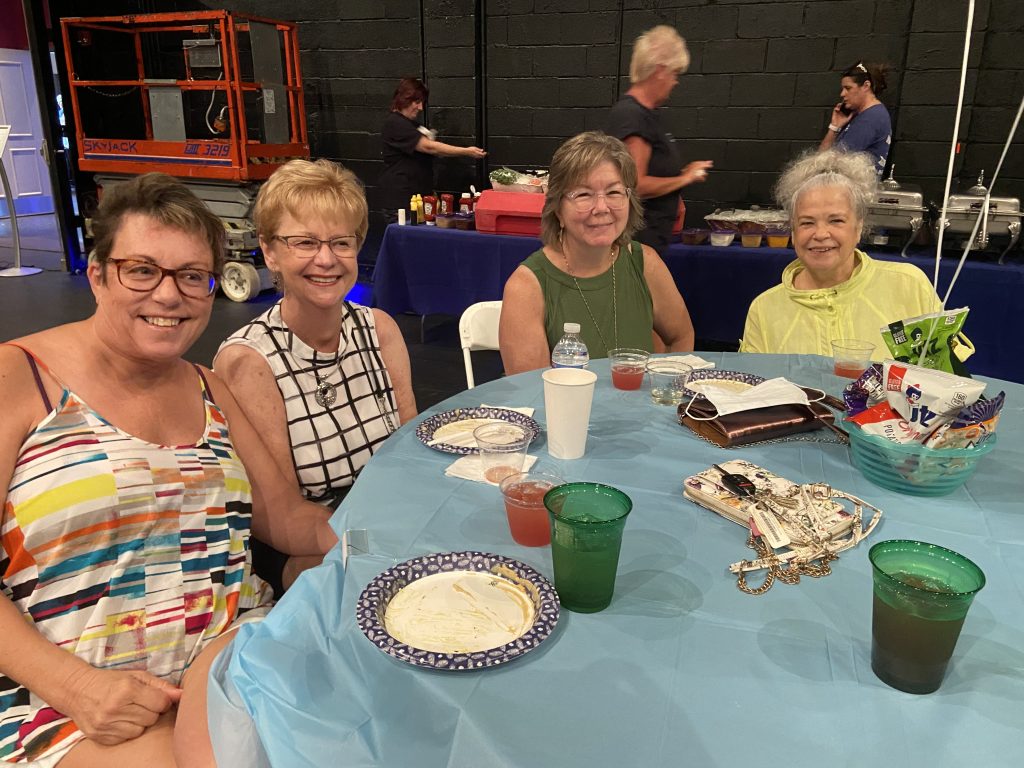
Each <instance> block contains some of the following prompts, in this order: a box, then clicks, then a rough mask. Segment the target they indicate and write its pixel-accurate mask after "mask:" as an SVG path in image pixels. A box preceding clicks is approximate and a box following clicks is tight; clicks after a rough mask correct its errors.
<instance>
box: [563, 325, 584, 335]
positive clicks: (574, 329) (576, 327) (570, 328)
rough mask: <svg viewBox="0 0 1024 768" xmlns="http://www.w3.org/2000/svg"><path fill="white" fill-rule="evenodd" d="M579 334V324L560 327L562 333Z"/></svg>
mask: <svg viewBox="0 0 1024 768" xmlns="http://www.w3.org/2000/svg"><path fill="white" fill-rule="evenodd" d="M579 332H580V324H579V323H565V324H564V325H563V326H562V333H579Z"/></svg>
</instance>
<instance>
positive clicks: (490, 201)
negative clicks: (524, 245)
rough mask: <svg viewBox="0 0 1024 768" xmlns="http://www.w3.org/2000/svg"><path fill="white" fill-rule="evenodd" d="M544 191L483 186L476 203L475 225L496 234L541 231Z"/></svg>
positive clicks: (479, 230)
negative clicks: (524, 190) (503, 189)
mask: <svg viewBox="0 0 1024 768" xmlns="http://www.w3.org/2000/svg"><path fill="white" fill-rule="evenodd" d="M543 208H544V195H542V194H540V193H537V192H503V191H501V190H497V189H485V190H484V191H483V192H482V193H481V194H480V199H479V201H478V202H477V204H476V211H475V213H476V229H477V231H478V232H490V233H491V234H495V235H532V236H533V237H537V236H538V235H540V212H541V211H542V210H543Z"/></svg>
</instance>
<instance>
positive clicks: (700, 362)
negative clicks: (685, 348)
mask: <svg viewBox="0 0 1024 768" xmlns="http://www.w3.org/2000/svg"><path fill="white" fill-rule="evenodd" d="M651 359H652V360H655V359H657V360H659V361H660V360H671V361H672V362H673V363H686V364H687V365H688V366H690V367H691V368H693V370H695V371H696V370H699V369H700V368H714V367H715V364H714V363H709V362H708V361H707V360H705V359H704V358H703V357H699V356H698V355H671V356H670V357H658V358H653V357H652V358H651Z"/></svg>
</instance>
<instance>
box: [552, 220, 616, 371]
mask: <svg viewBox="0 0 1024 768" xmlns="http://www.w3.org/2000/svg"><path fill="white" fill-rule="evenodd" d="M559 240H561V238H559ZM559 245H561V243H559ZM608 255H609V256H610V257H611V260H612V330H613V332H614V334H615V346H614V347H609V346H608V342H607V341H605V338H604V334H603V333H602V332H601V326H600V325H598V324H597V318H596V317H594V312H593V310H591V309H590V302H588V301H587V297H586V294H584V293H583V289H582V288H580V281H579V280H577V279H576V275H574V274H573V273H572V269H571V268H570V267H569V256H568V255H567V254H566V252H565V246H564V245H562V258H563V259H564V260H565V271H566V272H568V273H569V277H571V278H572V281H573V283H574V284H575V286H576V290H577V291H579V294H580V298H581V299H583V306H584V307H586V308H587V314H588V315H590V322H592V323H593V324H594V327H595V328H596V329H597V335H598V337H599V338H600V339H601V344H602V345H604V351H605V354H607V353H608V352H610V351H611V350H613V349H618V347H619V302H618V298H617V293H618V291H617V289H616V285H615V264H616V262H618V259H617V258H616V257H615V248H614V247H613V248H612V250H611V251H610V252H609V254H608Z"/></svg>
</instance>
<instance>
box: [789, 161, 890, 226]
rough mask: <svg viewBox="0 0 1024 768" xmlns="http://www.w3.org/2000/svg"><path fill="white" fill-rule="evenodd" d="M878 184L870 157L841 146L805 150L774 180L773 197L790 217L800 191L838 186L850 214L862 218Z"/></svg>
mask: <svg viewBox="0 0 1024 768" xmlns="http://www.w3.org/2000/svg"><path fill="white" fill-rule="evenodd" d="M877 185H878V176H877V175H876V174H875V167H874V164H873V163H872V162H871V157H870V156H869V155H867V154H866V153H864V152H847V151H845V150H841V149H826V150H822V151H818V150H815V149H812V150H808V151H807V152H805V153H804V154H802V155H801V156H800V157H798V158H797V159H796V160H794V161H793V162H792V163H790V164H789V165H788V166H786V169H785V170H784V171H783V172H782V175H781V176H780V177H779V180H778V182H776V184H775V190H774V193H775V200H776V201H777V202H778V204H779V205H780V206H782V208H784V209H785V211H786V214H787V215H788V216H789V218H790V221H792V220H793V215H794V213H795V211H796V206H797V203H798V202H799V200H800V196H801V195H803V193H804V192H807V191H808V190H810V189H814V188H817V187H840V188H841V189H843V190H845V191H846V193H847V195H848V196H849V198H850V205H851V206H852V208H853V212H854V215H855V216H856V217H857V218H858V219H860V220H861V221H864V217H865V216H866V215H867V212H868V205H869V204H870V203H871V201H872V200H873V199H874V196H875V189H876V188H877Z"/></svg>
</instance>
